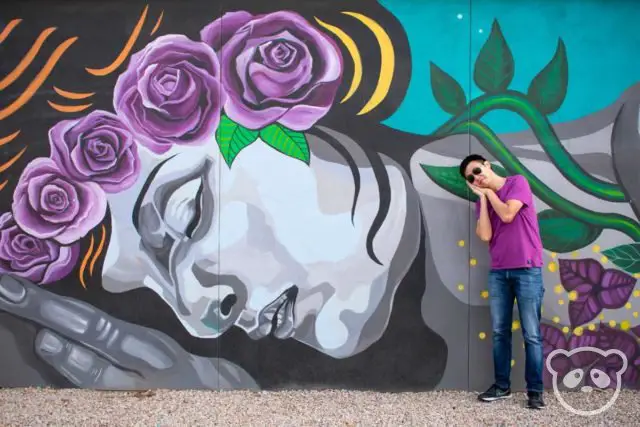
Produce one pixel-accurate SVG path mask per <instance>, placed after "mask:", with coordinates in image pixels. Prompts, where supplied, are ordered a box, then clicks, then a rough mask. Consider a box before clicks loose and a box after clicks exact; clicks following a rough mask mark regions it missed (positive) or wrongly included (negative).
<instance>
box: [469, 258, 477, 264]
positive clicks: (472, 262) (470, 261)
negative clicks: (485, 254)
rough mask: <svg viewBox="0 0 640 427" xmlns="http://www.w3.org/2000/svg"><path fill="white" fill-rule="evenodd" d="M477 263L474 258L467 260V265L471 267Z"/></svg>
mask: <svg viewBox="0 0 640 427" xmlns="http://www.w3.org/2000/svg"><path fill="white" fill-rule="evenodd" d="M477 263H478V261H477V260H476V259H475V258H471V259H470V260H469V264H471V265H476V264H477Z"/></svg>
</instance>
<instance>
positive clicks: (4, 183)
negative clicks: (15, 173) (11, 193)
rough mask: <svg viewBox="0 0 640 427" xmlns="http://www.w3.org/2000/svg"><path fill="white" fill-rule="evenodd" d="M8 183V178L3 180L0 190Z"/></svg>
mask: <svg viewBox="0 0 640 427" xmlns="http://www.w3.org/2000/svg"><path fill="white" fill-rule="evenodd" d="M8 183H9V180H8V179H7V180H6V181H5V182H3V183H2V184H0V191H2V189H3V188H4V187H6V186H7V184H8Z"/></svg>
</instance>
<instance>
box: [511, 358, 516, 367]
mask: <svg viewBox="0 0 640 427" xmlns="http://www.w3.org/2000/svg"><path fill="white" fill-rule="evenodd" d="M515 364H516V361H515V360H513V359H511V367H513V365H515Z"/></svg>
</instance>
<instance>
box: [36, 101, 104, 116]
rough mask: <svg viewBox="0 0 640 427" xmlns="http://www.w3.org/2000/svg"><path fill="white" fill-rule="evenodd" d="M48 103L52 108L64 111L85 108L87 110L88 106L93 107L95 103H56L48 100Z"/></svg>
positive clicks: (69, 111)
mask: <svg viewBox="0 0 640 427" xmlns="http://www.w3.org/2000/svg"><path fill="white" fill-rule="evenodd" d="M47 103H48V104H49V105H50V106H51V108H53V109H54V110H58V111H60V112H62V113H77V112H80V111H83V110H86V109H87V108H89V107H91V106H92V105H93V104H82V105H60V104H56V103H55V102H51V101H47Z"/></svg>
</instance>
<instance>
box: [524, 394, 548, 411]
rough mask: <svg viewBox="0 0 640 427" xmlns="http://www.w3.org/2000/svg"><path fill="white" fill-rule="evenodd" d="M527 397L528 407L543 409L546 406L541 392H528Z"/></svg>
mask: <svg viewBox="0 0 640 427" xmlns="http://www.w3.org/2000/svg"><path fill="white" fill-rule="evenodd" d="M527 397H528V399H527V408H531V409H542V408H544V407H545V406H546V405H545V404H544V400H542V393H540V392H535V391H530V392H528V393H527Z"/></svg>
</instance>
